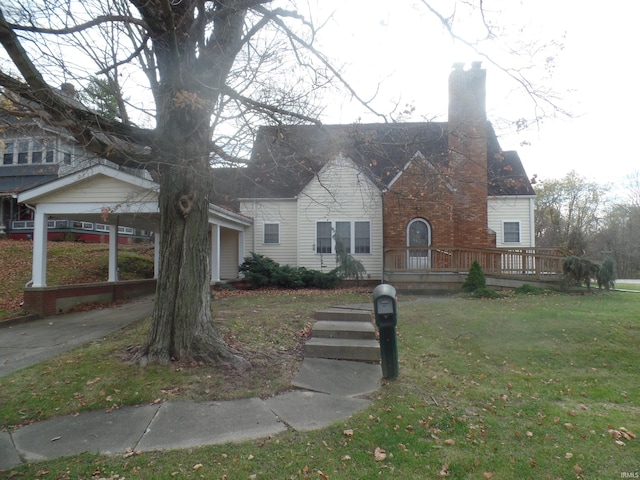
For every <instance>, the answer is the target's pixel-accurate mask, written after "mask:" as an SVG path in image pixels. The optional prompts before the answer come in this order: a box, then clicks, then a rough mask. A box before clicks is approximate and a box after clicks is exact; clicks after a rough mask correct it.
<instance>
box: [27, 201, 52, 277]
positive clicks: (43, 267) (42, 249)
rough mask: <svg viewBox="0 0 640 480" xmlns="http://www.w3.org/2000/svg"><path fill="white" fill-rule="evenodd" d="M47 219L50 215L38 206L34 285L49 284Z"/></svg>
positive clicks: (34, 246) (34, 251)
mask: <svg viewBox="0 0 640 480" xmlns="http://www.w3.org/2000/svg"><path fill="white" fill-rule="evenodd" d="M47 219H48V215H46V214H45V213H43V212H41V211H39V209H38V207H37V206H36V213H35V218H34V221H33V264H32V271H31V280H32V281H33V283H32V286H33V287H46V286H47Z"/></svg>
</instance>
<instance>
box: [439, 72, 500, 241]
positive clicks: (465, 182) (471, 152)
mask: <svg viewBox="0 0 640 480" xmlns="http://www.w3.org/2000/svg"><path fill="white" fill-rule="evenodd" d="M486 78H487V72H486V70H484V69H482V68H481V62H473V63H472V65H471V68H470V69H467V70H465V69H464V64H461V63H456V64H454V66H453V71H452V72H451V74H450V76H449V120H448V129H449V135H448V140H449V168H450V169H451V175H452V179H453V180H452V183H453V185H454V186H455V189H456V191H455V194H454V198H455V203H454V222H455V225H454V235H455V244H456V245H458V246H474V247H491V246H495V238H494V237H493V236H492V235H491V234H490V232H489V230H488V226H487V195H488V191H487V113H486Z"/></svg>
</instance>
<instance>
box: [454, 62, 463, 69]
mask: <svg viewBox="0 0 640 480" xmlns="http://www.w3.org/2000/svg"><path fill="white" fill-rule="evenodd" d="M453 69H454V70H463V69H464V62H454V64H453Z"/></svg>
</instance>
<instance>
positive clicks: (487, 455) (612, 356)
mask: <svg viewBox="0 0 640 480" xmlns="http://www.w3.org/2000/svg"><path fill="white" fill-rule="evenodd" d="M327 297H329V298H327ZM369 298H370V297H369V296H368V295H358V294H345V295H341V294H338V293H335V292H334V293H328V294H327V293H308V294H302V293H294V294H292V293H290V292H287V293H285V292H283V293H273V292H269V293H265V294H258V295H250V296H243V297H239V298H232V299H227V300H224V301H220V302H216V303H215V304H214V307H213V308H214V316H215V317H216V321H217V322H218V323H219V325H220V326H221V328H223V329H224V330H225V332H226V333H227V335H228V338H230V339H231V340H233V341H234V342H235V343H236V345H237V346H238V347H239V348H241V349H243V350H244V351H246V352H248V353H249V355H248V356H249V357H250V358H256V359H258V358H260V357H261V355H262V354H260V355H258V353H257V352H267V353H268V355H267V357H268V358H270V360H271V364H270V365H271V366H270V367H269V366H264V365H263V366H260V367H259V368H258V370H259V373H260V375H265V372H267V371H269V370H273V372H274V373H273V374H272V375H271V378H270V379H269V382H267V381H260V380H259V379H257V378H251V375H252V374H251V373H249V374H248V375H249V377H247V378H245V379H243V380H238V379H234V378H232V377H229V376H226V375H224V374H221V375H219V376H215V375H214V377H213V378H211V379H209V380H210V381H211V382H212V385H213V382H218V384H219V385H230V386H231V388H226V389H225V388H222V389H221V390H220V391H221V392H222V393H221V394H218V393H217V392H218V389H217V388H213V387H209V388H204V387H193V385H194V383H196V384H197V382H194V378H196V377H197V378H199V379H202V378H207V376H208V375H212V372H214V371H215V370H216V369H210V370H209V369H208V368H209V367H193V368H185V369H180V370H179V371H176V370H178V369H175V368H174V369H164V370H163V369H157V368H147V369H145V370H135V371H134V370H131V371H130V370H128V369H129V368H137V367H129V366H126V365H122V364H121V363H119V360H116V359H117V358H118V353H121V352H122V351H123V349H124V347H125V346H126V345H128V344H131V343H135V339H136V338H140V336H141V335H142V330H143V328H142V326H140V325H138V326H134V327H132V329H131V330H130V331H128V332H121V333H119V334H117V335H115V336H114V337H112V338H111V339H109V340H108V341H105V342H97V343H96V344H94V345H90V346H87V347H83V348H82V349H79V350H77V351H74V352H73V353H70V354H68V355H65V356H63V357H61V358H59V359H56V360H53V361H52V362H48V363H47V364H43V365H41V366H38V367H34V368H30V369H26V370H24V371H21V372H17V373H16V374H14V375H12V376H10V377H5V378H3V379H1V380H0V392H1V393H0V405H1V406H0V414H1V416H0V418H2V423H3V424H4V425H5V428H11V427H10V425H12V424H14V423H19V421H30V419H31V418H46V417H48V416H51V415H58V414H62V413H64V412H68V411H75V410H80V409H82V408H84V406H82V405H79V404H78V403H74V402H75V401H76V399H74V395H75V394H78V395H79V396H81V397H84V398H86V399H91V398H93V397H94V396H95V399H91V400H87V402H88V404H90V405H92V408H94V406H95V405H100V403H99V401H100V397H102V402H103V407H104V406H105V405H104V398H105V397H106V396H107V395H109V396H111V401H112V403H113V402H115V403H119V404H125V403H136V402H138V403H145V402H147V401H150V399H155V398H161V399H166V398H194V399H202V400H204V399H207V400H211V399H214V398H218V396H219V395H222V397H223V398H231V397H241V396H245V395H256V394H257V395H268V394H271V393H276V392H277V391H279V390H281V389H283V388H285V387H286V383H287V382H288V381H289V378H290V375H293V374H294V373H295V372H294V370H295V368H294V367H295V365H296V362H297V361H299V359H297V358H296V352H297V349H299V345H300V343H301V341H302V340H303V339H304V332H305V330H306V328H305V326H306V325H307V324H308V323H309V322H310V314H311V313H312V312H313V311H314V310H315V309H316V308H322V307H324V306H326V305H329V304H334V303H340V302H344V303H350V302H353V301H369ZM400 300H401V304H400V308H399V326H398V346H399V355H400V376H399V377H398V378H397V379H395V380H393V381H391V382H387V383H385V384H384V385H383V386H382V387H381V388H380V390H379V391H378V392H377V393H376V394H375V395H374V396H373V399H374V403H373V405H372V406H371V407H370V408H368V409H367V410H366V411H363V412H361V413H358V414H357V415H355V416H354V417H353V418H351V419H350V420H349V421H347V422H341V423H339V424H336V425H334V426H331V427H329V428H325V429H322V430H319V431H315V432H309V433H298V432H288V433H285V434H283V435H278V436H275V437H273V438H268V439H264V440H261V441H252V442H245V443H242V444H239V445H230V444H227V445H221V446H213V447H203V448H197V449H192V450H181V451H171V452H158V453H143V454H139V455H133V456H129V455H127V456H103V455H88V454H87V455H82V456H78V457H72V458H64V459H58V460H55V461H47V462H41V463H38V464H32V465H28V466H20V467H19V468H16V469H15V472H14V474H15V475H22V476H23V477H16V478H87V479H89V478H109V479H117V478H127V479H164V478H166V479H171V478H212V479H223V478H226V479H253V478H255V479H306V478H309V479H312V478H319V479H322V478H330V479H371V478H399V479H422V478H425V479H430V478H441V477H442V478H455V479H458V478H470V479H488V478H496V479H499V478H503V479H516V478H518V479H519V478H536V479H537V478H542V479H546V478H549V479H573V478H594V479H606V478H612V479H613V478H624V477H623V476H622V475H624V474H635V472H639V471H640V461H639V460H638V459H639V458H640V443H639V440H637V439H630V440H628V439H624V438H621V439H620V440H622V444H618V443H616V441H615V439H614V438H612V436H611V434H610V432H609V430H618V431H619V432H621V431H622V430H621V429H626V430H628V431H630V432H640V381H639V379H638V366H639V365H640V348H638V347H639V345H640V318H639V317H640V316H639V315H638V312H640V295H636V294H626V293H618V292H612V293H606V294H605V293H600V292H599V293H595V294H591V295H578V296H569V295H561V294H557V295H539V296H510V297H508V298H505V299H501V300H470V299H465V298H454V299H452V300H450V301H439V302H411V303H408V302H407V303H405V302H402V300H403V298H402V297H401V298H400ZM283 319H285V320H286V322H282V320H283ZM275 325H281V326H280V327H277V328H276V327H275ZM274 328H276V329H277V332H274V331H273V330H274ZM87 349H94V350H87ZM252 352H253V353H252ZM94 356H97V357H98V359H97V361H95V363H93V362H94V361H93V360H92V359H91V358H92V357H94ZM108 358H110V359H113V364H112V365H113V366H111V367H108V366H105V363H108V362H106V361H105V359H108ZM92 363H93V366H91V367H89V365H91V364H92ZM282 365H285V366H284V367H283V366H282ZM105 369H106V370H109V371H110V370H111V369H113V370H114V371H112V372H111V373H107V371H105ZM115 370H117V371H115ZM133 372H135V373H133ZM132 373H133V374H132ZM108 375H113V376H114V378H113V379H110V380H109V382H110V383H109V385H106V384H105V385H101V383H102V382H105V383H106V377H107V376H108ZM75 377H77V381H76V380H75ZM129 377H131V378H129ZM124 378H128V380H127V383H126V386H123V387H122V388H121V389H118V390H119V392H116V391H115V390H116V389H117V388H116V385H117V382H118V381H120V382H124ZM163 378H164V379H165V381H164V382H162V379H163ZM95 379H99V380H97V381H95ZM278 379H280V381H278ZM285 379H286V380H285ZM66 382H75V383H74V385H73V386H72V387H71V388H70V389H69V390H65V391H64V393H63V391H62V390H61V389H62V384H65V383H66ZM88 382H92V383H90V384H87V383H88ZM123 385H125V384H124V383H123ZM167 387H171V389H168V388H167ZM56 389H60V390H56ZM101 389H103V390H104V394H100V390H101ZM94 390H97V391H98V393H97V395H94V394H93V393H91V392H93V391H94ZM125 390H126V391H128V392H137V393H138V396H137V398H136V397H135V396H132V395H131V394H127V395H124V394H121V392H123V391H125ZM54 391H55V392H56V393H55V394H54ZM167 392H171V393H167ZM38 395H40V398H39V402H35V403H34V406H33V407H27V406H26V405H27V403H28V400H29V397H30V396H36V397H37V396H38ZM45 399H46V401H45ZM91 402H96V403H91ZM36 404H39V405H45V407H42V406H41V407H40V409H41V411H37V410H36V409H35V405H36ZM100 408H102V407H100ZM21 418H22V420H20V419H21ZM376 449H378V455H377V456H376V454H375V452H376ZM382 450H384V452H382ZM45 472H46V473H45Z"/></svg>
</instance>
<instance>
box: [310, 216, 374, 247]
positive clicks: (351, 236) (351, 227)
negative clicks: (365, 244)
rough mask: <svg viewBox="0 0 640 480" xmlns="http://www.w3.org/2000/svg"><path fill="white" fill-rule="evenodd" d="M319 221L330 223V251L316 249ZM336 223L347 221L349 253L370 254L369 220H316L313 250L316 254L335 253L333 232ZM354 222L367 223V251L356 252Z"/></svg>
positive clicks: (334, 231)
mask: <svg viewBox="0 0 640 480" xmlns="http://www.w3.org/2000/svg"><path fill="white" fill-rule="evenodd" d="M321 223H330V224H331V251H330V252H319V251H318V249H319V247H318V243H319V242H318V240H319V239H318V225H319V224H321ZM337 223H348V224H349V245H348V246H347V251H348V253H349V254H351V255H371V220H345V219H338V220H318V221H316V236H315V238H316V244H315V252H316V255H332V254H335V253H336V240H335V238H334V234H335V233H336V224H337ZM356 223H367V224H368V225H369V251H368V252H366V253H364V252H361V253H358V252H356Z"/></svg>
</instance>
